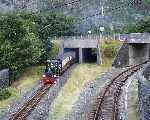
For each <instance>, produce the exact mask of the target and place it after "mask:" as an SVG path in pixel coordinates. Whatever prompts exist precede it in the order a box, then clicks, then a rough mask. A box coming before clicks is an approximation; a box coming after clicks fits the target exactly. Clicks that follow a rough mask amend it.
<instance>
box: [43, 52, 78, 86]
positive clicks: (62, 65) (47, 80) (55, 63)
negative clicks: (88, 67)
mask: <svg viewBox="0 0 150 120" xmlns="http://www.w3.org/2000/svg"><path fill="white" fill-rule="evenodd" d="M75 62H76V54H75V52H67V53H65V54H63V56H59V57H58V58H57V59H52V60H47V63H46V69H45V73H44V75H43V77H42V82H43V84H44V85H47V84H55V83H56V82H57V78H58V77H59V76H61V75H62V74H63V72H65V71H66V70H67V69H68V67H70V66H71V65H72V64H73V63H75Z"/></svg>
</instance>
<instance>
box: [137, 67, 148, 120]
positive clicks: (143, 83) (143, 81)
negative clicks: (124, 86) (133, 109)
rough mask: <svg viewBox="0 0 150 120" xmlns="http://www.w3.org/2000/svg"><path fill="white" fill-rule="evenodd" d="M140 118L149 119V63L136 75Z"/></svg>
mask: <svg viewBox="0 0 150 120" xmlns="http://www.w3.org/2000/svg"><path fill="white" fill-rule="evenodd" d="M137 78H138V80H139V81H138V83H139V84H138V95H139V113H140V120H149V119H150V81H149V80H150V79H149V78H150V65H149V66H148V67H146V69H145V70H144V72H140V73H139V74H138V75H137Z"/></svg>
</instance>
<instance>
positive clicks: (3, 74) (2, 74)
mask: <svg viewBox="0 0 150 120" xmlns="http://www.w3.org/2000/svg"><path fill="white" fill-rule="evenodd" d="M8 85H9V69H3V70H0V87H8Z"/></svg>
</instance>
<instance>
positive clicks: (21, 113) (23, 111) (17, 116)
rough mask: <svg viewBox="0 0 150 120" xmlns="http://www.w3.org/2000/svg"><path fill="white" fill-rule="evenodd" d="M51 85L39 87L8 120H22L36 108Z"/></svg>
mask: <svg viewBox="0 0 150 120" xmlns="http://www.w3.org/2000/svg"><path fill="white" fill-rule="evenodd" d="M50 87H51V85H47V86H44V85H43V86H41V87H40V88H39V89H38V90H37V91H36V93H35V94H34V95H33V96H32V97H31V98H30V99H29V100H28V101H27V102H26V103H25V104H24V105H23V106H22V107H21V108H19V110H18V111H17V112H16V113H14V114H12V116H11V118H10V119H9V120H24V119H25V118H26V117H27V116H28V115H29V114H30V112H31V111H32V110H33V109H34V108H35V107H36V105H37V104H38V103H39V101H40V100H41V98H42V97H43V95H44V94H46V92H47V91H48V90H49V88H50Z"/></svg>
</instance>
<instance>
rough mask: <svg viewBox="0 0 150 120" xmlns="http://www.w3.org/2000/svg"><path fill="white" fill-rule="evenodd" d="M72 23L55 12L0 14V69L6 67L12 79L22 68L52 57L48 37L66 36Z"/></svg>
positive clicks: (52, 53) (54, 52) (51, 45)
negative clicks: (42, 13) (9, 70)
mask: <svg viewBox="0 0 150 120" xmlns="http://www.w3.org/2000/svg"><path fill="white" fill-rule="evenodd" d="M72 26H73V19H72V18H69V17H66V16H64V15H62V14H56V13H48V14H46V15H41V14H39V15H35V14H31V13H15V14H4V15H0V56H1V58H0V69H1V68H3V67H8V68H10V69H11V71H12V79H13V80H14V79H16V77H17V75H18V74H17V73H20V72H21V71H22V70H23V69H24V68H25V67H27V66H29V65H33V64H38V63H41V62H43V61H45V60H46V59H47V58H50V57H53V56H55V54H57V53H56V51H57V50H56V49H57V48H55V47H56V46H55V45H53V44H52V43H51V39H50V38H51V37H53V36H59V35H70V34H71V33H72V32H71V29H70V28H72ZM54 50H56V51H54Z"/></svg>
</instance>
